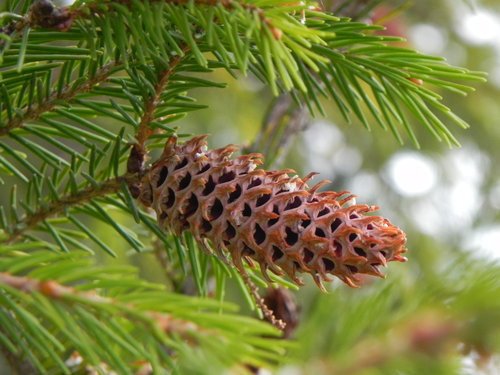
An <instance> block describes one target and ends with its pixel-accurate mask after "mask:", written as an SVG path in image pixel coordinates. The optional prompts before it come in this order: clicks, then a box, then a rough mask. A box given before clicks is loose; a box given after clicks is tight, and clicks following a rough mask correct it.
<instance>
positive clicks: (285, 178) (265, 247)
mask: <svg viewBox="0 0 500 375" xmlns="http://www.w3.org/2000/svg"><path fill="white" fill-rule="evenodd" d="M236 149H237V148H236V147H235V146H232V145H229V146H226V147H224V148H221V149H217V150H207V144H206V136H199V137H195V138H192V139H190V140H188V141H187V142H185V143H184V144H181V145H179V144H177V139H176V138H174V137H172V138H170V139H169V140H168V141H167V143H166V145H165V149H164V151H163V154H162V156H161V157H160V159H159V160H157V161H156V162H155V163H154V164H153V165H152V168H151V169H150V170H149V171H148V172H147V173H146V175H145V176H144V178H143V179H142V182H141V194H140V197H139V199H140V201H141V202H142V203H143V204H144V205H146V206H148V207H151V208H153V209H154V211H155V212H156V214H157V218H158V221H159V224H160V225H161V226H162V227H163V228H165V229H166V230H169V231H172V232H173V233H175V234H177V235H181V234H182V232H183V231H185V230H189V231H190V232H191V233H192V234H193V235H194V237H195V239H196V240H197V241H198V242H199V243H200V244H202V245H203V244H205V243H206V241H207V240H209V241H210V242H211V244H212V248H214V249H215V250H216V251H217V252H218V253H219V255H222V256H225V255H227V254H228V253H229V254H230V255H231V260H232V262H233V263H234V265H235V266H236V267H237V268H238V269H239V270H240V271H243V260H246V261H247V262H249V263H250V264H253V263H255V262H256V263H257V264H259V266H260V268H261V270H262V274H263V275H264V277H266V278H267V279H269V277H268V274H267V272H268V270H270V271H272V272H274V273H275V274H278V275H283V274H286V275H288V276H289V277H290V278H291V279H292V280H293V281H294V282H295V283H297V284H299V285H300V284H302V280H301V279H300V278H299V276H298V274H300V273H309V274H311V275H312V277H313V278H314V280H315V282H316V283H317V284H318V286H319V287H321V288H322V289H323V285H322V283H321V281H322V280H324V281H331V277H330V275H333V276H336V277H338V278H339V279H341V280H342V281H343V282H345V283H346V284H348V285H350V286H356V285H357V283H358V282H359V278H358V275H359V274H368V275H374V276H383V274H382V273H381V271H380V270H379V267H380V266H385V265H386V264H387V262H389V261H405V260H406V259H405V258H404V257H403V256H402V254H403V253H404V252H405V251H406V249H405V243H406V236H405V234H404V232H403V231H401V229H399V228H398V227H396V226H394V225H392V224H391V223H390V222H389V221H388V220H387V219H385V218H383V217H380V216H374V215H368V214H370V213H371V212H373V211H375V210H376V209H377V207H374V206H367V205H360V204H355V205H351V206H349V205H348V202H350V201H352V199H353V196H352V195H350V194H349V193H348V192H333V191H325V192H319V191H318V189H319V188H320V187H321V186H323V185H324V184H325V182H324V181H322V182H320V183H318V184H316V185H315V186H313V187H312V188H310V189H309V188H308V187H307V185H306V183H307V181H308V180H309V179H310V178H311V177H312V176H314V173H311V174H309V175H308V176H306V177H305V178H299V177H297V176H293V177H290V175H289V174H290V173H293V172H294V171H292V170H279V171H266V170H264V169H258V168H257V166H258V165H259V164H262V162H261V160H262V156H261V155H260V154H248V155H242V156H238V157H236V158H233V159H231V155H232V154H233V152H234V151H235V150H236Z"/></svg>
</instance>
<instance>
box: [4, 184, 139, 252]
mask: <svg viewBox="0 0 500 375" xmlns="http://www.w3.org/2000/svg"><path fill="white" fill-rule="evenodd" d="M137 181H139V176H138V175H131V174H126V175H123V176H118V177H115V178H113V179H109V180H106V181H104V182H102V183H100V184H99V185H97V186H90V187H88V188H86V189H84V190H80V191H78V192H76V193H74V194H69V195H67V196H64V197H61V198H59V199H57V200H55V201H54V202H52V203H51V204H50V205H49V206H47V207H44V208H41V209H40V210H38V211H36V212H34V213H32V214H29V215H27V216H25V217H24V219H22V220H21V222H19V223H18V224H17V225H16V226H15V228H14V230H13V231H12V232H11V233H10V235H9V236H8V237H7V238H6V239H5V240H4V241H3V242H4V243H12V242H14V241H16V240H17V239H19V237H22V235H23V234H24V233H25V232H26V231H28V230H30V229H33V228H34V227H36V226H37V225H38V224H39V223H40V222H43V221H44V220H46V219H48V218H49V217H52V216H54V215H57V214H58V213H61V212H63V211H64V210H65V209H66V208H67V207H70V206H75V205H79V204H82V203H85V202H88V201H90V200H92V199H94V198H97V197H102V196H105V195H108V194H112V193H116V192H117V191H118V190H119V189H120V187H121V185H122V183H126V184H131V183H134V182H137Z"/></svg>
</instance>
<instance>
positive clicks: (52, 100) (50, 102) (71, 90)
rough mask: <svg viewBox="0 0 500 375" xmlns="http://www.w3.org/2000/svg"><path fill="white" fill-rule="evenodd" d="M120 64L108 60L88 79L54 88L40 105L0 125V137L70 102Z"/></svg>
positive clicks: (102, 79)
mask: <svg viewBox="0 0 500 375" xmlns="http://www.w3.org/2000/svg"><path fill="white" fill-rule="evenodd" d="M120 66H121V64H120V63H119V62H110V63H108V64H106V65H104V66H103V67H101V68H100V69H99V70H98V71H97V72H96V74H95V75H94V76H93V77H89V79H88V80H86V81H83V82H81V83H79V84H78V85H76V86H74V87H67V88H66V89H65V90H63V91H62V92H60V93H58V92H57V89H55V90H54V91H53V92H52V94H51V95H50V96H49V98H48V99H47V100H46V101H45V102H43V103H42V104H41V105H38V106H36V107H33V108H30V109H28V110H27V111H26V112H25V113H24V114H23V115H22V116H16V117H14V118H12V120H10V121H9V122H7V124H6V126H4V127H0V137H2V136H5V135H7V134H9V133H10V132H11V131H12V130H13V129H16V128H20V127H22V126H23V125H24V123H25V122H27V121H33V120H37V119H38V118H40V116H41V115H43V114H44V113H46V112H49V111H51V110H53V109H54V108H55V107H56V106H57V105H58V104H59V103H60V102H61V101H63V102H66V103H71V101H72V100H73V99H74V98H75V97H76V96H77V95H79V94H83V93H86V92H89V91H90V90H92V88H93V87H94V86H96V85H98V84H99V83H102V82H104V81H106V79H108V77H109V76H110V75H112V74H113V73H115V72H116V70H117V69H119V68H120Z"/></svg>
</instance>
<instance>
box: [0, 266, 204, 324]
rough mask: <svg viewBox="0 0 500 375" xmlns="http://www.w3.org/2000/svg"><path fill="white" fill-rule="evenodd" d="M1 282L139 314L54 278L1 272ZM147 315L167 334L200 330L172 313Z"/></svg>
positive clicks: (12, 286) (56, 296) (19, 288)
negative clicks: (38, 278) (39, 277)
mask: <svg viewBox="0 0 500 375" xmlns="http://www.w3.org/2000/svg"><path fill="white" fill-rule="evenodd" d="M1 284H3V285H6V286H8V287H11V288H14V289H17V290H19V291H22V292H24V293H30V294H31V293H41V294H42V295H43V296H45V297H47V298H49V299H52V300H60V301H65V302H68V303H75V301H80V302H83V303H85V304H89V305H96V304H99V305H113V306H115V307H119V310H120V311H122V312H123V313H124V314H125V315H131V316H134V315H137V312H136V310H137V309H136V307H135V306H134V305H133V304H130V303H129V304H126V303H123V302H120V301H117V300H115V299H113V298H109V297H103V296H101V295H99V294H98V293H96V292H94V291H92V292H88V291H87V292H81V291H78V290H76V289H75V288H72V287H69V286H66V285H63V284H60V283H58V282H56V281H53V280H43V281H40V280H36V279H34V278H29V277H25V276H15V275H11V274H9V273H7V272H0V285H1ZM145 315H146V316H147V317H148V318H150V319H151V320H152V321H153V322H154V323H155V324H156V325H157V326H158V327H159V328H160V329H161V331H162V332H164V333H167V334H170V333H178V334H185V333H187V332H188V331H191V330H198V327H197V326H196V325H195V324H194V323H192V322H187V321H184V320H181V319H177V318H174V317H172V316H171V315H170V314H166V313H159V312H155V311H149V312H146V314H145Z"/></svg>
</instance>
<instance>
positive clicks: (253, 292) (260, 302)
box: [239, 269, 286, 331]
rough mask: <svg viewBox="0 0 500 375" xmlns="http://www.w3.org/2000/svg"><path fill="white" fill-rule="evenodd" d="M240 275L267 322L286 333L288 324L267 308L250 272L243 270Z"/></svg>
mask: <svg viewBox="0 0 500 375" xmlns="http://www.w3.org/2000/svg"><path fill="white" fill-rule="evenodd" d="M239 273H240V275H241V278H242V279H243V282H244V283H245V285H246V286H247V288H248V291H249V292H250V294H251V295H252V297H253V299H254V300H255V304H256V305H257V306H258V307H259V309H260V311H262V314H263V315H264V317H265V318H266V320H267V321H268V322H269V323H271V324H272V325H273V326H274V327H276V328H278V329H279V330H280V331H284V330H285V326H286V323H285V322H283V321H282V320H280V319H277V318H276V317H275V316H274V313H273V311H272V310H271V309H269V307H267V305H266V303H265V302H264V298H262V297H261V295H260V294H259V288H258V287H257V285H255V284H254V282H253V281H252V280H250V276H249V275H248V272H246V270H245V269H241V270H240V272H239Z"/></svg>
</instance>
